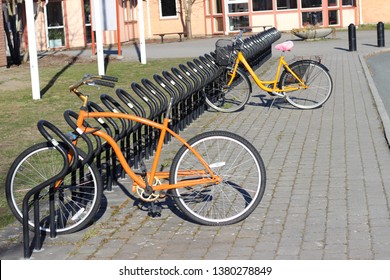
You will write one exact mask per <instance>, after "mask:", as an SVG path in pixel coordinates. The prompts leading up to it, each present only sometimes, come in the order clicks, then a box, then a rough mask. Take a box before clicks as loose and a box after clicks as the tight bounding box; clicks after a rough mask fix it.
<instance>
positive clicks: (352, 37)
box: [348, 23, 356, 52]
mask: <svg viewBox="0 0 390 280" xmlns="http://www.w3.org/2000/svg"><path fill="white" fill-rule="evenodd" d="M348 40H349V51H350V52H354V51H356V27H355V25H354V24H353V23H351V24H350V25H349V26H348Z"/></svg>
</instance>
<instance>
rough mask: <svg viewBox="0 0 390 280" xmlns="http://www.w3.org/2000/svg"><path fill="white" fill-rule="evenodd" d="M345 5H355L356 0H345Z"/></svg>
mask: <svg viewBox="0 0 390 280" xmlns="http://www.w3.org/2000/svg"><path fill="white" fill-rule="evenodd" d="M343 6H355V0H343Z"/></svg>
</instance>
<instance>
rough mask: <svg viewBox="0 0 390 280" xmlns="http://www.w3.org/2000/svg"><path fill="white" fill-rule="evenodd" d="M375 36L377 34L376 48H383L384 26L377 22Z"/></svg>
mask: <svg viewBox="0 0 390 280" xmlns="http://www.w3.org/2000/svg"><path fill="white" fill-rule="evenodd" d="M376 29H377V34H378V48H381V47H384V46H385V25H384V24H383V22H378V24H377V26H376Z"/></svg>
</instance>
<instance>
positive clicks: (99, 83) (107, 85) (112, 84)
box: [93, 80, 115, 88]
mask: <svg viewBox="0 0 390 280" xmlns="http://www.w3.org/2000/svg"><path fill="white" fill-rule="evenodd" d="M93 82H94V83H95V85H100V86H105V87H111V88H113V87H115V83H113V82H108V81H103V80H94V81H93Z"/></svg>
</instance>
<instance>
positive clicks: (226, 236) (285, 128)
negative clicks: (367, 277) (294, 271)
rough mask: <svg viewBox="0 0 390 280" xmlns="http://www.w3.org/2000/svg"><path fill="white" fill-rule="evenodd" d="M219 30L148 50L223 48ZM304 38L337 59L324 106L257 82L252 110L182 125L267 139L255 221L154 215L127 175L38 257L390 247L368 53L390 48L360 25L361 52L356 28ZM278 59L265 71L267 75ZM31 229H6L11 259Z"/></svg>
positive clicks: (345, 254)
mask: <svg viewBox="0 0 390 280" xmlns="http://www.w3.org/2000/svg"><path fill="white" fill-rule="evenodd" d="M386 36H387V37H388V38H390V37H389V36H390V34H389V32H387V33H386ZM289 39H294V38H293V37H292V36H291V35H287V34H284V35H283V36H282V38H281V39H280V41H282V40H289ZM215 40H216V39H215V38H214V39H202V40H194V41H191V42H188V41H185V42H181V43H179V42H177V43H176V42H175V43H165V44H154V45H150V46H147V53H148V56H149V57H154V58H158V57H159V56H160V55H161V56H163V57H165V56H167V57H168V54H169V55H179V56H180V55H182V54H191V55H188V56H192V57H195V56H197V55H201V54H203V53H205V52H210V51H211V50H213V48H214V45H213V44H214V42H215ZM294 43H295V47H294V49H293V52H292V53H290V54H288V56H291V58H293V55H296V56H305V57H306V56H311V55H321V57H322V62H323V63H324V64H325V65H326V66H327V67H328V68H329V69H330V73H331V75H332V78H333V82H334V90H333V94H332V96H331V97H330V99H329V100H328V101H327V103H326V104H325V105H324V107H322V108H319V109H317V110H311V111H303V110H297V109H294V108H292V107H291V106H289V105H288V104H287V103H282V102H277V103H276V104H274V106H273V107H272V108H269V107H268V104H269V103H270V97H269V96H267V95H266V93H264V92H261V91H260V90H257V88H255V87H254V93H253V96H252V97H251V99H250V101H249V104H247V106H246V107H245V109H244V110H243V111H241V112H237V113H231V114H221V113H215V112H211V111H210V112H207V113H205V114H204V115H202V116H201V117H200V118H199V119H198V120H196V121H195V122H194V123H193V124H191V126H190V127H188V128H187V129H186V130H185V131H184V132H183V133H181V135H182V136H183V137H184V138H186V139H189V138H190V137H192V136H194V135H196V134H198V133H200V132H202V131H208V130H214V129H222V130H230V131H233V132H236V133H238V134H240V135H243V136H245V137H246V138H247V139H248V140H249V141H251V142H252V143H253V144H254V145H255V146H256V147H257V148H258V149H259V151H260V154H261V156H262V157H263V160H264V162H265V165H266V170H267V186H266V191H265V195H264V198H263V200H262V201H261V203H260V205H259V207H258V209H256V210H255V212H254V213H253V214H252V215H250V216H249V217H248V218H247V219H246V220H245V221H243V222H241V223H239V224H235V225H232V226H225V227H205V226H200V225H196V224H194V223H191V222H188V221H185V220H184V219H182V217H180V214H178V213H177V212H176V211H175V210H174V209H172V208H170V206H169V205H164V204H163V205H164V209H163V211H162V215H161V217H157V218H151V217H149V216H148V215H147V212H145V211H143V210H142V209H139V208H138V207H137V205H136V201H135V200H134V199H133V197H132V196H131V195H129V192H128V191H127V190H129V189H130V188H129V182H127V181H123V182H121V183H122V184H123V186H122V187H121V188H119V187H117V188H115V189H114V191H113V192H110V193H104V199H105V200H104V202H106V203H107V206H106V208H105V212H104V213H103V215H102V217H101V218H100V219H99V220H98V221H97V222H96V223H95V224H94V225H91V226H90V227H88V228H87V229H85V230H83V231H81V232H78V233H74V234H70V235H64V236H58V237H57V238H55V239H50V238H49V237H46V239H45V240H44V242H43V250H42V251H41V252H34V253H33V255H32V259H36V260H49V259H50V260H63V259H76V260H87V259H92V260H111V259H145V260H155V259H212V260H216V259H338V260H340V259H390V209H389V205H390V172H389V170H390V150H389V145H388V143H387V141H386V138H385V135H384V126H387V124H386V123H384V124H382V121H381V118H380V114H379V113H378V109H377V107H376V103H375V100H376V98H375V99H374V97H373V94H372V90H371V88H374V87H375V85H374V84H373V82H372V79H371V77H368V78H367V77H366V75H369V73H368V69H367V66H366V64H365V62H364V59H363V55H367V54H370V53H374V52H377V51H384V50H389V49H388V48H384V49H378V48H377V47H376V31H361V32H357V52H349V51H348V33H347V32H338V33H337V34H336V38H334V39H332V40H326V41H315V42H302V41H295V42H294ZM207 50H208V51H207ZM129 51H131V50H130V49H129ZM278 55H279V53H278V52H277V51H273V56H274V57H275V58H277V57H278ZM287 59H288V58H287ZM124 60H126V59H125V58H124ZM271 61H274V59H272V60H271ZM269 65H270V63H267V64H266V65H264V66H262V67H261V68H259V69H258V70H257V71H258V73H265V74H264V76H265V78H266V76H267V75H268V74H269V73H270V71H269V70H270V69H269V68H270V66H269ZM272 69H274V68H272V67H271V70H272ZM262 75H263V74H262ZM373 91H375V89H374V90H373ZM378 102H380V101H378ZM167 147H169V149H170V150H172V151H174V150H175V149H176V147H175V146H174V145H171V144H168V146H167ZM21 233H22V228H21V226H20V225H19V224H15V225H13V226H12V227H9V228H6V229H4V230H0V237H1V238H0V239H1V243H0V248H1V252H0V258H1V259H2V260H5V259H22V258H23V249H22V248H23V247H22V245H23V244H22V242H21V240H22V236H21Z"/></svg>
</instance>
